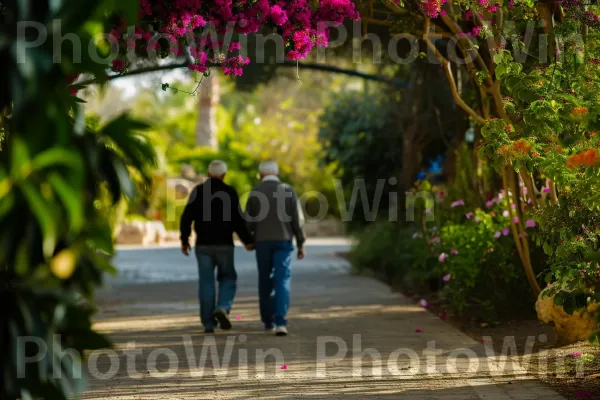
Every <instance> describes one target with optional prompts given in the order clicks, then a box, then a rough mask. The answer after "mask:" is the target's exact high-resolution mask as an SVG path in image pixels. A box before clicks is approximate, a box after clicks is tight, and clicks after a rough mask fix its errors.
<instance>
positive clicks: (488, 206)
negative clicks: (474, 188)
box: [485, 200, 494, 208]
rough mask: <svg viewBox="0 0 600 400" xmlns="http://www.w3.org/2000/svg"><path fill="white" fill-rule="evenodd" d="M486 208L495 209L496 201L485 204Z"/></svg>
mask: <svg viewBox="0 0 600 400" xmlns="http://www.w3.org/2000/svg"><path fill="white" fill-rule="evenodd" d="M485 206H486V207H487V208H491V207H494V201H493V200H489V201H486V202H485Z"/></svg>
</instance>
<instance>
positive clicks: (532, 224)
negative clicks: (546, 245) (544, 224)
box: [525, 219, 535, 228]
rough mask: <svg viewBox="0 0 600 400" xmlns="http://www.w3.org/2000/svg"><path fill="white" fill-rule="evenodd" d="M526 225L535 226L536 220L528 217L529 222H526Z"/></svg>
mask: <svg viewBox="0 0 600 400" xmlns="http://www.w3.org/2000/svg"><path fill="white" fill-rule="evenodd" d="M525 226H526V227H528V228H535V221H534V220H532V219H528V220H527V222H525Z"/></svg>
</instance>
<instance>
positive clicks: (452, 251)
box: [450, 249, 458, 255]
mask: <svg viewBox="0 0 600 400" xmlns="http://www.w3.org/2000/svg"><path fill="white" fill-rule="evenodd" d="M450 254H453V255H457V254H458V250H456V249H452V250H450Z"/></svg>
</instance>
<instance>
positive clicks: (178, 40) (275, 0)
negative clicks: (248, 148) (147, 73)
mask: <svg viewBox="0 0 600 400" xmlns="http://www.w3.org/2000/svg"><path fill="white" fill-rule="evenodd" d="M139 1H140V14H141V15H140V20H141V21H142V22H141V23H140V26H136V40H131V43H129V42H128V43H127V46H123V48H125V47H126V48H128V49H131V48H132V47H133V48H135V47H136V46H137V48H136V51H143V50H147V51H156V50H161V47H162V46H164V47H168V48H169V49H171V53H172V54H176V55H181V54H182V53H183V48H184V46H189V49H190V54H191V55H192V57H193V58H194V60H195V64H194V65H192V66H190V69H193V70H197V71H200V72H206V70H207V69H208V66H209V63H215V64H219V65H221V67H222V69H223V72H224V73H225V74H228V75H240V74H241V73H242V68H243V66H245V65H247V64H248V63H249V61H250V60H248V59H247V58H244V57H241V56H240V55H238V54H236V53H235V52H236V51H239V50H240V45H239V43H237V42H233V43H224V38H227V37H231V35H232V34H238V35H247V34H250V33H257V32H259V30H260V29H261V28H263V27H265V28H267V30H273V29H275V30H276V31H277V32H278V33H279V34H280V35H281V36H282V38H283V40H284V42H285V49H286V55H287V57H288V58H290V59H294V60H298V59H302V58H305V57H306V56H307V55H308V54H309V52H310V51H311V50H312V49H313V48H314V47H315V46H327V44H328V42H329V29H330V28H331V27H335V26H339V25H340V24H342V23H343V22H344V20H345V19H359V17H360V16H359V13H358V12H357V11H356V8H355V4H354V2H352V0H321V1H320V2H319V3H318V6H317V7H314V8H313V7H311V1H310V0H286V1H284V0H253V1H248V0H210V1H209V0H169V1H164V0H139ZM126 28H127V24H126V21H123V20H121V22H120V24H119V25H118V26H115V27H114V29H113V31H112V35H113V36H115V37H117V38H119V39H120V38H121V35H122V33H124V32H125V31H126ZM156 35H160V37H161V40H160V41H158V40H154V41H153V40H151V38H153V37H155V36H156ZM214 36H217V37H214ZM140 40H142V41H143V43H142V44H139V41H140ZM150 43H152V45H151V46H150V45H149V44H150ZM174 44H175V45H174ZM144 46H145V47H146V48H144ZM173 49H175V50H173ZM232 53H233V54H232ZM121 54H125V51H122V52H121ZM160 54H161V55H166V54H165V51H162V52H160ZM167 54H168V52H167ZM121 58H124V57H121ZM116 67H118V70H120V71H122V70H124V69H125V67H126V66H125V65H123V64H122V63H121V62H117V63H116V65H115V69H117V68H116Z"/></svg>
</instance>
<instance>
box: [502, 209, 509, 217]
mask: <svg viewBox="0 0 600 400" xmlns="http://www.w3.org/2000/svg"><path fill="white" fill-rule="evenodd" d="M502 216H503V217H507V218H508V217H509V216H510V213H509V212H508V210H504V211H502Z"/></svg>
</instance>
